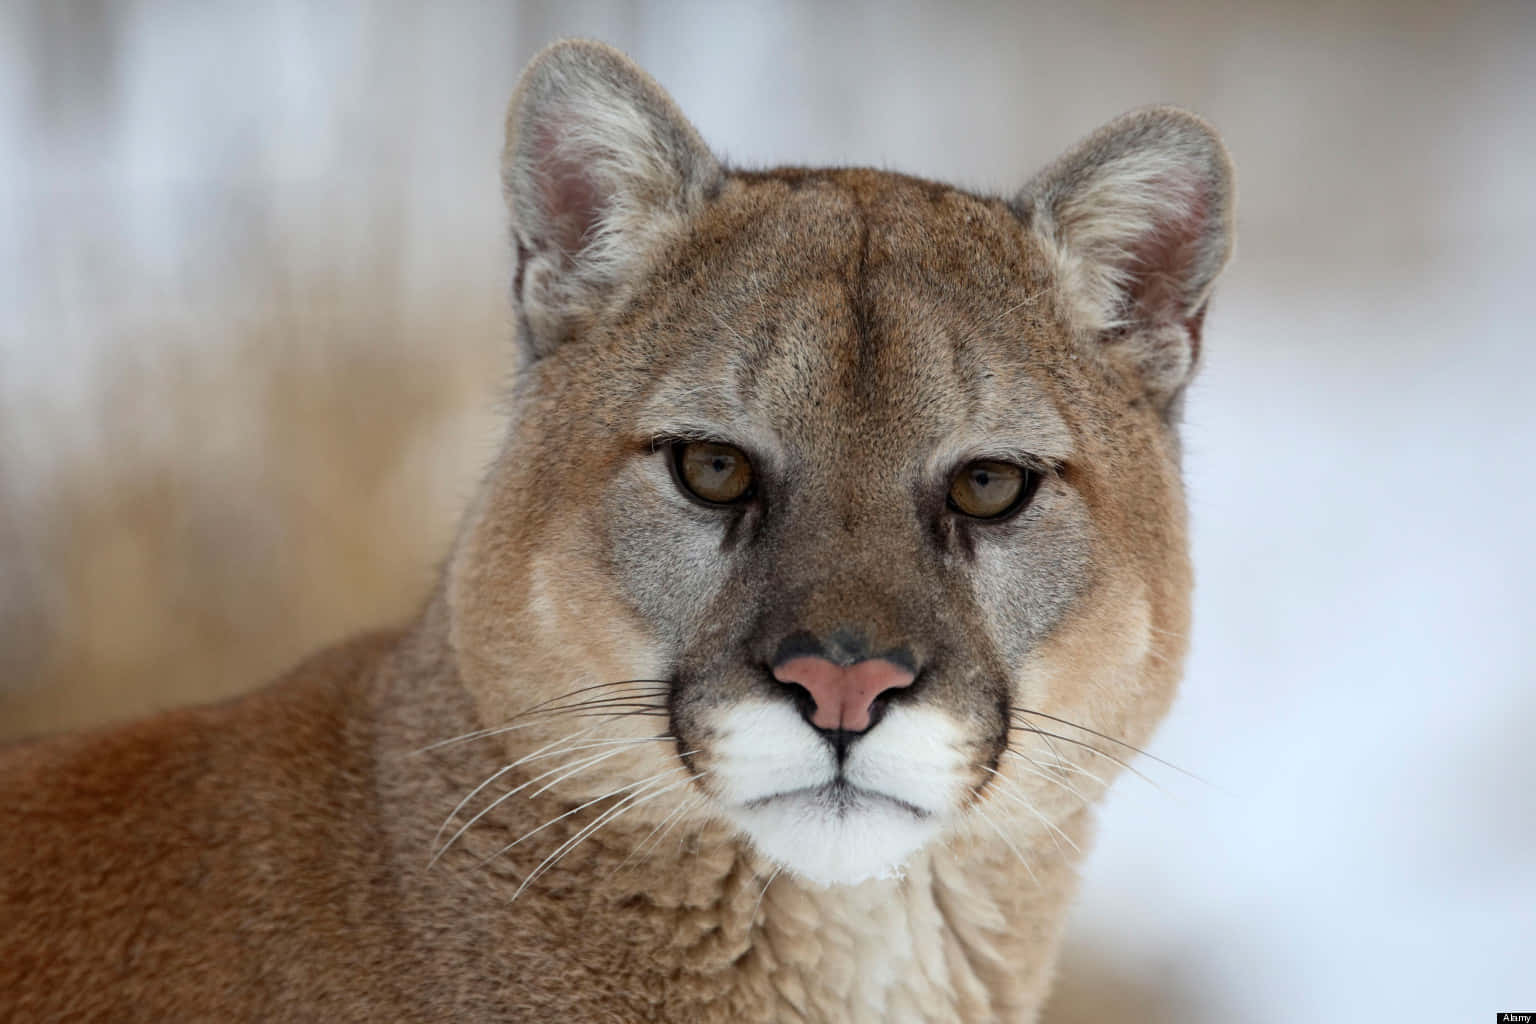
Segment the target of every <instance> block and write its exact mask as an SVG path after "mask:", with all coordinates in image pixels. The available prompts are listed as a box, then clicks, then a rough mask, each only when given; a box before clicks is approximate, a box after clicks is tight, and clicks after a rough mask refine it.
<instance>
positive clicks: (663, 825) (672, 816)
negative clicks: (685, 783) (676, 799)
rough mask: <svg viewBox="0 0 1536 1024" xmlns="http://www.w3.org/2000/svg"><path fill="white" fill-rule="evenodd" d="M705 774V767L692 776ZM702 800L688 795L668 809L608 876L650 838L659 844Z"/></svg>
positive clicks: (641, 851) (639, 852)
mask: <svg viewBox="0 0 1536 1024" xmlns="http://www.w3.org/2000/svg"><path fill="white" fill-rule="evenodd" d="M707 774H709V772H708V770H707V769H706V770H705V771H703V772H699V773H698V774H697V775H695V776H694V778H702V777H703V776H705V775H707ZM703 802H704V797H702V796H699V797H688V798H685V799H684V800H683V801H682V802H681V803H679V804H678V805H677V806H676V807H674V808H672V809H671V810H670V811H668V812H667V816H666V817H664V818H662V819H661V820H660V821H658V822H657V823H656V827H655V828H653V829H651V830H650V832H648V833H646V836H645V838H644V839H642V840H640V842H638V843H636V844H635V848H634V849H633V850H631V851H630V852H629V856H627V857H625V858H624V859H623V860H622V861H620V862H619V866H618V867H616V868H614V869H613V870H612V871H610V872H608V877H609V878H612V877H613V876H614V875H617V874H618V873H619V872H620V871H623V870H624V868H626V867H627V866H628V865H629V862H630V861H632V860H634V859H635V858H636V857H638V856H640V855H641V854H642V853H644V852H645V848H646V846H647V845H649V844H650V842H651V840H652V839H655V840H656V845H657V846H660V845H661V841H662V840H663V839H665V838H666V835H667V833H668V832H670V831H671V829H672V825H673V824H675V823H676V822H677V821H678V820H681V816H682V815H684V814H686V813H687V812H688V811H690V810H692V809H693V808H695V807H698V806H699V805H700V804H702V803H703ZM658 833H659V834H658Z"/></svg>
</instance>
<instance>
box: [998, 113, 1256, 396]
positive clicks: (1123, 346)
mask: <svg viewBox="0 0 1536 1024" xmlns="http://www.w3.org/2000/svg"><path fill="white" fill-rule="evenodd" d="M1015 203H1016V209H1018V210H1019V212H1020V215H1021V216H1023V217H1024V218H1025V220H1026V221H1028V222H1029V224H1030V225H1031V226H1032V227H1033V229H1034V231H1035V232H1036V233H1037V234H1038V235H1039V237H1040V238H1041V240H1042V241H1044V242H1045V243H1046V249H1047V251H1048V252H1049V253H1050V255H1051V257H1052V259H1053V261H1054V262H1055V264H1056V269H1057V274H1058V278H1059V280H1060V282H1061V286H1062V289H1063V291H1064V293H1065V297H1066V299H1067V306H1068V308H1069V310H1070V311H1071V314H1072V319H1073V320H1074V321H1075V324H1076V326H1077V328H1078V329H1079V330H1080V331H1081V332H1082V333H1083V334H1084V335H1085V336H1088V337H1090V338H1092V339H1093V341H1094V343H1095V344H1099V345H1103V346H1105V347H1107V348H1111V349H1114V350H1116V351H1118V352H1119V353H1120V354H1121V355H1122V356H1123V357H1124V358H1125V359H1126V361H1127V363H1128V364H1129V365H1131V366H1133V367H1134V368H1135V370H1136V371H1137V373H1138V374H1139V375H1140V378H1141V383H1142V385H1143V387H1144V388H1145V389H1146V392H1147V394H1148V395H1149V397H1151V398H1152V400H1153V401H1154V402H1155V403H1156V404H1157V405H1159V406H1160V407H1162V408H1164V409H1165V410H1168V409H1171V408H1172V407H1174V406H1175V404H1176V401H1177V399H1178V396H1179V394H1180V393H1181V391H1182V390H1183V388H1184V385H1185V384H1186V383H1187V382H1188V380H1189V377H1190V374H1191V373H1192V372H1193V370H1194V367H1195V363H1196V360H1197V358H1198V357H1199V354H1200V329H1201V326H1202V323H1203V321H1204V317H1205V305H1206V302H1207V301H1208V300H1209V298H1210V294H1211V287H1212V285H1213V284H1214V283H1215V281H1216V275H1217V274H1219V273H1220V272H1221V268H1222V267H1223V266H1224V265H1225V264H1226V262H1227V257H1228V255H1229V254H1230V253H1231V250H1232V162H1231V160H1230V158H1229V157H1228V156H1227V151H1226V148H1225V147H1223V146H1222V144H1221V140H1220V139H1219V138H1218V137H1217V135H1216V132H1215V131H1214V130H1213V129H1212V128H1211V126H1210V125H1208V124H1206V123H1205V122H1204V121H1202V120H1201V119H1200V118H1198V117H1196V116H1195V115H1193V114H1189V113H1186V112H1185V111H1182V110H1177V109H1174V108H1172V107H1151V108H1148V109H1145V110H1138V111H1133V112H1132V113H1130V114H1126V115H1125V116H1123V117H1120V118H1117V119H1116V120H1114V121H1111V122H1110V123H1109V124H1107V125H1105V126H1104V127H1103V128H1100V129H1099V130H1098V131H1097V132H1095V133H1093V135H1091V136H1089V137H1088V138H1087V139H1085V140H1083V142H1081V143H1079V144H1078V145H1077V146H1076V147H1075V148H1074V149H1072V150H1071V151H1070V152H1068V153H1067V155H1066V156H1064V157H1062V158H1061V159H1060V160H1057V161H1056V162H1055V163H1054V164H1052V165H1051V166H1050V167H1048V168H1046V169H1045V170H1044V171H1042V172H1041V173H1040V174H1038V175H1036V177H1035V179H1034V180H1033V181H1031V182H1030V183H1029V184H1028V185H1026V186H1025V188H1024V190H1023V192H1021V193H1020V194H1019V197H1018V199H1017V200H1016V201H1015Z"/></svg>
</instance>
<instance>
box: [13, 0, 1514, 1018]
mask: <svg viewBox="0 0 1536 1024" xmlns="http://www.w3.org/2000/svg"><path fill="white" fill-rule="evenodd" d="M571 34H582V35H592V36H596V37H598V38H602V39H606V40H608V41H610V42H612V43H614V44H616V45H619V46H620V47H622V48H624V49H626V50H628V51H629V52H630V53H631V54H632V55H633V56H634V57H635V58H636V59H637V60H638V61H639V62H640V63H641V64H642V65H643V66H645V67H646V68H648V69H649V70H650V71H651V72H652V73H653V74H655V75H656V77H657V78H658V79H659V80H660V81H661V82H662V83H663V85H665V86H666V87H667V88H668V89H669V90H671V91H672V92H673V94H674V95H675V96H676V98H677V99H678V101H679V103H680V104H681V105H682V107H683V108H684V110H685V111H687V112H688V113H689V114H690V116H691V117H692V118H693V119H694V121H695V123H696V124H697V125H698V126H699V128H700V130H701V131H702V132H703V134H704V136H705V137H706V138H707V139H708V140H709V141H710V142H711V143H712V144H713V145H714V146H715V148H716V149H717V150H718V151H720V152H722V153H724V154H725V155H726V156H728V157H729V158H730V159H731V160H732V161H734V162H736V163H738V164H745V165H757V164H771V163H782V162H804V163H863V164H875V165H879V166H883V167H889V168H892V169H899V170H903V171H909V172H913V173H918V174H923V175H927V176H931V177H938V178H945V179H950V180H954V181H957V182H959V183H962V184H965V185H968V186H972V187H976V188H983V189H990V190H996V191H1007V190H1011V189H1013V188H1015V187H1016V186H1017V185H1019V184H1021V183H1022V182H1023V181H1024V179H1025V178H1026V177H1027V176H1028V174H1029V173H1030V172H1031V171H1032V170H1033V169H1034V168H1036V167H1037V166H1039V165H1040V164H1041V163H1042V162H1043V161H1045V160H1047V159H1049V158H1050V157H1051V156H1053V155H1054V154H1055V153H1057V152H1058V151H1059V150H1061V149H1062V148H1063V147H1065V146H1067V145H1068V144H1070V143H1071V142H1072V141H1073V140H1075V139H1076V138H1078V137H1080V136H1081V135H1083V134H1085V133H1086V132H1087V131H1089V130H1090V129H1092V128H1093V127H1095V126H1097V125H1098V124H1099V123H1101V122H1102V121H1104V120H1106V119H1107V118H1109V117H1111V116H1113V115H1114V114H1117V113H1119V112H1121V111H1123V110H1125V109H1128V108H1130V107H1134V106H1139V105H1141V104H1144V103H1148V102H1172V103H1178V104H1182V105H1185V106H1188V107H1191V108H1192V109H1195V110H1197V111H1199V112H1201V113H1203V114H1205V115H1206V116H1207V117H1209V118H1210V119H1211V120H1213V121H1214V122H1215V123H1216V124H1217V125H1218V126H1219V127H1220V128H1221V129H1222V130H1223V132H1224V134H1225V136H1226V138H1227V141H1228V143H1229V145H1230V147H1231V149H1232V152H1233V154H1234V157H1235V159H1236V162H1237V168H1238V181H1239V205H1238V209H1239V229H1238V255H1237V259H1236V261H1235V262H1234V264H1233V265H1232V267H1231V269H1230V270H1229V271H1228V274H1227V276H1226V278H1225V279H1224V282H1223V284H1222V286H1221V287H1220V288H1219V290H1218V292H1217V297H1216V301H1215V304H1214V306H1213V307H1212V311H1211V314H1210V317H1209V320H1208V323H1207V335H1206V337H1207V343H1206V359H1207V361H1206V364H1205V367H1204V370H1203V373H1202V376H1201V378H1200V380H1199V382H1198V383H1197V385H1196V387H1195V389H1194V392H1193V394H1192V396H1191V400H1190V402H1189V418H1188V426H1187V435H1186V436H1187V443H1188V452H1189V456H1188V472H1189V480H1190V493H1191V503H1192V512H1193V517H1194V528H1195V533H1194V538H1195V558H1196V565H1197V568H1198V573H1199V589H1198V598H1197V608H1196V626H1195V633H1194V640H1193V655H1192V660H1191V663H1190V670H1189V674H1188V679H1187V682H1186V685H1185V688H1184V691H1183V694H1182V696H1181V698H1180V700H1179V703H1178V704H1177V706H1176V709H1175V711H1174V713H1173V714H1172V716H1171V717H1170V718H1169V720H1168V721H1167V723H1166V725H1165V726H1164V728H1163V729H1162V731H1161V732H1160V733H1159V735H1158V737H1157V739H1156V741H1155V743H1154V745H1153V748H1152V749H1153V752H1154V753H1157V754H1159V755H1160V756H1162V757H1165V758H1168V759H1170V760H1172V761H1173V762H1175V763H1177V764H1178V765H1180V766H1181V767H1183V768H1186V769H1188V770H1190V771H1192V772H1195V773H1197V774H1198V775H1200V776H1201V777H1202V778H1203V779H1206V780H1208V782H1209V784H1203V783H1200V782H1194V781H1190V780H1189V779H1187V778H1185V777H1183V776H1180V775H1179V774H1177V773H1174V772H1171V771H1169V770H1167V769H1164V768H1162V767H1160V766H1159V765H1157V764H1156V763H1152V762H1143V764H1142V766H1141V767H1142V769H1143V770H1144V771H1145V772H1146V773H1147V775H1148V776H1149V777H1150V778H1151V779H1152V780H1153V781H1155V782H1156V783H1157V786H1156V787H1154V786H1152V785H1149V784H1148V783H1146V782H1143V781H1142V780H1140V779H1138V778H1136V777H1134V776H1128V777H1126V778H1125V779H1124V780H1122V781H1121V782H1120V783H1119V785H1118V787H1117V790H1116V792H1115V794H1114V795H1113V796H1112V798H1111V800H1110V801H1109V804H1108V806H1107V807H1106V808H1105V813H1104V815H1103V822H1104V824H1103V830H1102V833H1101V838H1100V842H1099V844H1098V848H1097V851H1096V852H1095V854H1094V855H1093V857H1092V859H1091V861H1090V862H1089V864H1088V866H1087V869H1086V877H1087V882H1086V885H1085V889H1084V895H1083V899H1082V901H1081V903H1080V905H1079V907H1078V908H1077V911H1076V913H1075V917H1074V924H1073V929H1072V940H1071V944H1070V947H1069V950H1068V954H1067V957H1066V959H1065V962H1064V968H1063V975H1062V980H1061V984H1060V990H1059V998H1058V1002H1057V1005H1056V1006H1055V1007H1054V1008H1053V1012H1052V1015H1051V1020H1053V1021H1054V1022H1056V1024H1069V1022H1074V1021H1089V1020H1110V1019H1121V1020H1138V1021H1147V1022H1168V1024H1174V1022H1177V1024H1216V1022H1228V1021H1253V1022H1265V1024H1268V1022H1273V1024H1290V1022H1296V1021H1346V1020H1362V1019H1367V1015H1370V1016H1371V1018H1372V1019H1379V1020H1387V1019H1391V1020H1402V1021H1410V1020H1411V1021H1425V1022H1441V1021H1462V1020H1474V1019H1478V1020H1486V1019H1489V1016H1490V1014H1492V1013H1493V1012H1494V1011H1496V1010H1499V1009H1532V1008H1536V746H1533V737H1536V582H1533V581H1536V540H1533V537H1532V519H1533V513H1536V482H1533V472H1536V382H1533V377H1536V328H1533V326H1532V324H1533V318H1532V315H1531V298H1530V296H1531V293H1532V290H1533V287H1536V241H1533V239H1536V186H1533V182H1536V57H1533V54H1536V5H1533V4H1531V3H1528V2H1519V0H1515V2H1510V3H1507V4H1502V5H1498V4H1488V5H1481V6H1479V5H1473V4H1460V5H1450V4H1439V3H1436V4H1427V3H1387V2H1381V3H1369V2H1349V3H1337V4H1312V3H1300V2H1298V3H1283V4H1280V3H1277V4H1268V5H1260V4H1253V5H1237V4H1217V3H1210V4H1199V3H1190V2H1174V3H1170V4H1158V5H1143V4H1138V3H1132V2H1124V3H1106V2H1094V0H1090V2H1083V3H1076V4H1071V5H1060V6H1056V7H1051V6H1046V5H1032V6H1025V5H1013V6H1010V5H1004V4H988V5H964V4H953V3H951V4H939V3H934V4H912V3H908V4H881V5H874V4H870V5H865V6H859V5H855V4H844V5H835V6H834V5H811V4H801V5H771V4H767V3H758V4H752V5H739V6H738V5H732V4H726V3H697V4H685V3H652V4H618V3H609V4H601V3H579V2H578V3H564V4H555V3H551V4H546V5H539V4H522V5H515V6H514V5H506V6H505V7H502V8H499V9H498V8H496V7H493V6H491V5H487V4H469V5H462V6H459V5H453V4H443V3H435V4H419V5H412V4H405V3H397V4H389V5H384V4H380V5H378V6H375V7H368V6H358V5H348V4H336V3H320V2H298V3H268V4H263V5H259V6H257V5H244V6H237V5H220V4H191V3H164V4H138V3H127V2H122V3H111V4H106V3H100V4H86V3H63V2H58V3H49V2H38V3H18V2H15V0H12V2H10V3H7V4H5V5H4V6H0V736H3V735H17V734H22V733H27V732H35V731H42V730H48V729H53V728H58V727H62V726H66V725H73V724H80V723H84V722H91V721H99V720H105V719H111V718H117V717H121V716H124V715H129V714H137V713H142V712H144V711H147V710H152V709H154V708H157V707H163V706H168V705H171V704H175V703H178V702H182V701H187V700H193V699H205V698H207V697H210V696H214V695H218V694H223V693H228V692H233V691H235V690H239V689H242V688H245V687H248V686H250V685H252V684H254V683H256V682H258V681H260V680H261V679H262V678H263V677H265V676H267V675H269V674H271V673H272V672H275V671H277V670H278V669H280V668H282V667H283V666H284V665H285V664H286V663H288V662H290V661H291V660H293V659H294V658H295V657H297V656H298V655H299V654H301V653H303V652H304V651H305V650H307V649H309V648H311V647H313V646H316V645H318V644H320V643H323V642H325V641H327V640H329V639H333V638H335V637H336V636H339V635H341V634H342V633H344V632H346V631H348V630H351V629H354V628H358V627H360V626H363V625H367V624H370V623H377V622H380V621H386V620H389V619H392V618H399V617H400V616H402V615H404V614H407V613H408V612H409V610H410V609H411V608H412V607H413V606H414V604H415V603H416V602H417V601H418V600H419V598H420V596H421V594H422V592H423V590H424V588H425V587H426V586H427V585H428V583H429V581H430V580H431V578H432V575H433V572H434V567H435V565H436V562H437V560H438V559H439V558H440V557H441V556H442V553H443V550H444V545H445V544H446V541H447V538H448V537H449V536H450V535H451V531H452V528H453V524H454V521H455V519H456V517H457V515H458V512H459V510H460V508H461V507H462V504H463V502H464V500H465V497H466V496H467V494H468V493H469V492H470V489H471V488H472V486H473V483H474V480H475V478H476V475H477V473H478V472H479V470H480V468H481V467H482V466H483V465H484V463H485V461H486V460H487V459H488V458H489V455H490V452H491V451H492V448H493V443H494V433H495V429H496V416H495V400H496V395H497V392H498V389H499V388H500V386H501V384H502V383H503V381H504V372H505V368H506V366H507V360H506V358H505V356H506V338H507V334H506V316H505V313H504V298H503V296H504V281H505V275H506V272H507V257H506V254H505V252H504V251H503V245H504V222H503V215H502V211H501V207H500V198H499V194H498V190H497V168H496V161H497V153H498V149H499V145H500V132H501V115H502V110H503V106H504V103H505V101H506V98H507V96H508V95H509V94H510V91H511V87H512V84H513V82H514V80H515V77H516V74H517V72H518V70H519V69H520V67H521V65H522V64H523V62H524V61H525V60H526V59H527V58H528V57H529V56H530V55H532V53H534V52H535V51H536V50H537V49H538V48H539V47H540V46H541V45H542V44H544V43H545V42H547V41H549V40H550V39H552V38H556V37H558V36H561V35H571Z"/></svg>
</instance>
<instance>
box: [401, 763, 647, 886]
mask: <svg viewBox="0 0 1536 1024" xmlns="http://www.w3.org/2000/svg"><path fill="white" fill-rule="evenodd" d="M635 742H636V743H646V742H649V740H648V739H637V740H635ZM625 749H626V748H625V747H620V748H619V749H618V750H609V751H606V752H603V753H598V754H593V755H591V756H590V757H585V758H579V759H578V761H577V763H576V766H575V767H574V768H572V767H571V765H572V762H570V761H567V762H565V763H564V764H561V765H556V766H555V767H553V768H551V769H550V770H549V771H547V772H543V773H541V774H539V775H535V776H534V777H533V778H531V779H529V780H527V781H526V782H523V783H522V784H520V785H517V786H514V787H513V788H511V789H509V790H507V791H506V792H505V793H503V794H502V795H501V796H499V797H497V798H496V799H495V800H492V801H491V802H490V803H489V804H487V805H486V806H485V807H483V808H481V810H480V812H479V813H477V814H476V815H475V816H474V817H472V818H470V819H469V820H468V821H466V822H465V823H464V824H463V825H462V826H460V827H459V830H458V831H457V832H455V833H454V834H453V837H452V838H450V839H449V840H448V841H447V842H446V843H444V844H443V845H442V846H441V847H440V848H439V849H438V851H437V852H436V853H434V854H433V855H432V859H431V860H430V861H428V862H427V867H429V868H430V867H431V866H432V865H433V864H436V863H437V862H438V860H439V859H441V858H442V856H443V854H445V853H447V852H448V848H449V847H450V846H452V845H453V844H454V843H455V842H457V841H458V839H459V837H460V836H462V835H463V834H464V833H465V832H468V831H469V830H470V829H471V828H473V827H474V824H475V822H477V821H479V820H480V819H481V818H483V817H485V816H486V815H487V814H489V813H491V812H492V811H493V810H495V809H496V808H497V807H500V806H501V805H502V804H504V803H506V802H507V801H508V800H510V799H512V797H514V796H516V795H517V794H518V793H521V792H522V791H523V790H525V789H527V788H528V787H529V786H531V785H533V784H534V783H535V782H538V781H539V780H540V779H546V778H548V777H549V776H551V775H554V774H556V773H558V772H562V771H566V770H567V769H569V773H568V774H566V775H562V776H560V779H557V780H555V781H556V782H558V781H561V780H563V779H567V778H570V776H571V775H575V774H578V773H580V772H582V771H585V770H586V769H588V768H590V767H592V766H593V765H596V764H599V763H601V762H603V761H606V760H607V759H608V758H610V757H613V756H614V755H616V754H622V753H623V752H624V751H625ZM561 753H567V751H561ZM551 785H553V783H551ZM548 788H549V787H548V786H546V787H545V789H548ZM539 792H541V793H542V792H543V790H542V789H541V790H540V791H539Z"/></svg>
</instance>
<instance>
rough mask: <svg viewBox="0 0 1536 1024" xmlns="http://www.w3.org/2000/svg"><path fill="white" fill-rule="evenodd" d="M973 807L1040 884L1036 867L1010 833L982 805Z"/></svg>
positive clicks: (1037, 883)
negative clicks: (1031, 864) (1000, 826)
mask: <svg viewBox="0 0 1536 1024" xmlns="http://www.w3.org/2000/svg"><path fill="white" fill-rule="evenodd" d="M972 809H973V810H974V811H975V812H976V813H977V814H979V815H981V820H982V821H984V822H986V823H987V824H988V825H991V826H992V831H994V832H996V833H997V837H998V838H999V839H1001V840H1002V841H1003V842H1004V843H1006V844H1008V849H1010V850H1012V851H1013V854H1014V856H1015V857H1018V858H1019V863H1020V864H1023V865H1024V870H1025V871H1028V872H1029V877H1030V878H1032V879H1034V881H1035V884H1036V885H1039V884H1040V878H1039V876H1037V875H1036V874H1035V869H1034V868H1032V867H1030V866H1029V861H1028V860H1026V859H1025V857H1024V854H1023V853H1021V852H1019V848H1018V847H1017V846H1014V845H1013V840H1012V839H1009V838H1008V834H1007V833H1006V832H1004V831H1003V830H1002V829H1001V828H999V827H998V825H997V822H995V821H993V820H992V819H991V818H989V817H988V816H987V812H986V811H983V810H982V809H981V808H980V807H975V808H972Z"/></svg>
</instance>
